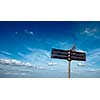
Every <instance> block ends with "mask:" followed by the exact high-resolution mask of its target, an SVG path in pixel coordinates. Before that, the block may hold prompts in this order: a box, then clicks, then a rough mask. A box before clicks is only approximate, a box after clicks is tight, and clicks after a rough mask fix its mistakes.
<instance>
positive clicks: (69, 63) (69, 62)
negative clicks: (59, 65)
mask: <svg viewBox="0 0 100 100" xmlns="http://www.w3.org/2000/svg"><path fill="white" fill-rule="evenodd" d="M70 65H71V61H68V78H70Z"/></svg>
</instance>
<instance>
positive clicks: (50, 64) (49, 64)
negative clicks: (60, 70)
mask: <svg viewBox="0 0 100 100" xmlns="http://www.w3.org/2000/svg"><path fill="white" fill-rule="evenodd" d="M56 64H57V63H53V62H49V63H48V66H54V65H56Z"/></svg>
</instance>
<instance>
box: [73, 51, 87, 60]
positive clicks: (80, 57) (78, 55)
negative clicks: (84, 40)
mask: <svg viewBox="0 0 100 100" xmlns="http://www.w3.org/2000/svg"><path fill="white" fill-rule="evenodd" d="M71 60H79V61H86V53H83V52H76V51H71Z"/></svg>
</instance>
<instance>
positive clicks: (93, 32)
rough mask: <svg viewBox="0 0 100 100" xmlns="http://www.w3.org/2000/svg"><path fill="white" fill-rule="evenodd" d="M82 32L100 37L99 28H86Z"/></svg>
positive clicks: (93, 36)
mask: <svg viewBox="0 0 100 100" xmlns="http://www.w3.org/2000/svg"><path fill="white" fill-rule="evenodd" d="M80 34H81V35H86V36H88V37H92V38H96V39H100V30H99V29H97V28H85V29H84V30H83V31H82V32H80Z"/></svg>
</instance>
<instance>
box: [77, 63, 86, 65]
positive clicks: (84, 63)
mask: <svg viewBox="0 0 100 100" xmlns="http://www.w3.org/2000/svg"><path fill="white" fill-rule="evenodd" d="M77 65H78V66H86V64H85V63H82V62H79V63H77Z"/></svg>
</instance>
